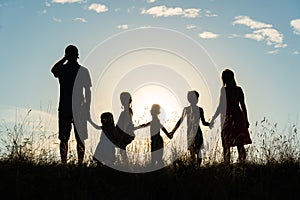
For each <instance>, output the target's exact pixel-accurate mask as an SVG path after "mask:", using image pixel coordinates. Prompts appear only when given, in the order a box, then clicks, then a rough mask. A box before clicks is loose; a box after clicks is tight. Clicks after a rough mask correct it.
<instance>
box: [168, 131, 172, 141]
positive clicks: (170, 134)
mask: <svg viewBox="0 0 300 200" xmlns="http://www.w3.org/2000/svg"><path fill="white" fill-rule="evenodd" d="M173 135H174V132H173V131H171V132H168V134H167V136H168V138H169V139H170V140H171V139H172V138H173Z"/></svg>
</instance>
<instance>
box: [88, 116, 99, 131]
mask: <svg viewBox="0 0 300 200" xmlns="http://www.w3.org/2000/svg"><path fill="white" fill-rule="evenodd" d="M88 121H89V122H90V124H91V125H92V126H93V127H94V128H95V129H98V130H101V129H102V126H99V125H97V124H96V123H95V122H93V121H92V119H91V118H89V119H88Z"/></svg>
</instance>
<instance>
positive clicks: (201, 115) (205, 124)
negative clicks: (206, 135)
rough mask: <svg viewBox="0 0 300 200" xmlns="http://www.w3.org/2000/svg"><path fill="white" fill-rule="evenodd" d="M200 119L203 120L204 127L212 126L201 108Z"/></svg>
mask: <svg viewBox="0 0 300 200" xmlns="http://www.w3.org/2000/svg"><path fill="white" fill-rule="evenodd" d="M200 118H201V122H202V124H203V125H204V126H209V125H210V123H209V122H207V121H206V120H205V117H204V111H203V109H202V108H200Z"/></svg>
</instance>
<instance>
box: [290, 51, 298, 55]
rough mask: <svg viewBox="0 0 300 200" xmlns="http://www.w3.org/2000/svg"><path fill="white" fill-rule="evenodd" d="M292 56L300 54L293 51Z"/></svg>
mask: <svg viewBox="0 0 300 200" xmlns="http://www.w3.org/2000/svg"><path fill="white" fill-rule="evenodd" d="M292 54H293V55H299V54H300V52H299V51H293V52H292Z"/></svg>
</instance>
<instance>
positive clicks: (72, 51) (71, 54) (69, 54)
mask: <svg viewBox="0 0 300 200" xmlns="http://www.w3.org/2000/svg"><path fill="white" fill-rule="evenodd" d="M65 57H66V58H67V59H68V61H76V60H77V59H78V58H79V53H78V49H77V47H76V46H74V45H69V46H67V48H66V49H65Z"/></svg>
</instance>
